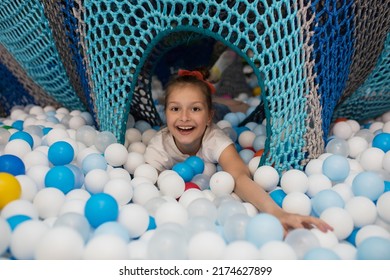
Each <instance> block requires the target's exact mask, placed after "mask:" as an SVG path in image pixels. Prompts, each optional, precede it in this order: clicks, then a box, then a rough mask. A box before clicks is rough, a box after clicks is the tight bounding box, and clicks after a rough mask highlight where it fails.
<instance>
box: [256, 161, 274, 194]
mask: <svg viewBox="0 0 390 280" xmlns="http://www.w3.org/2000/svg"><path fill="white" fill-rule="evenodd" d="M253 180H254V181H255V182H256V183H257V184H259V185H260V186H261V187H262V188H263V189H264V190H265V191H272V190H273V189H275V188H276V186H277V184H278V183H279V173H278V171H276V169H275V168H273V167H272V166H267V165H264V166H260V167H259V168H257V169H256V171H255V173H254V175H253Z"/></svg>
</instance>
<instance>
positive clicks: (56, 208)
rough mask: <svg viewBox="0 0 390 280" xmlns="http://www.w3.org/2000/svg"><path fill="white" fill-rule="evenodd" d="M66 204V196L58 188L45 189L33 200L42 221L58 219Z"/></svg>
mask: <svg viewBox="0 0 390 280" xmlns="http://www.w3.org/2000/svg"><path fill="white" fill-rule="evenodd" d="M64 202H65V194H64V193H63V192H62V191H61V190H59V189H57V188H44V189H42V190H40V191H39V192H38V193H37V194H36V195H35V197H34V200H33V204H34V206H35V208H36V209H37V210H38V213H39V217H40V218H42V219H47V218H51V217H58V215H59V212H60V210H61V207H62V205H63V204H64Z"/></svg>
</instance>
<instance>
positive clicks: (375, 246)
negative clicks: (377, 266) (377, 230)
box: [356, 236, 390, 260]
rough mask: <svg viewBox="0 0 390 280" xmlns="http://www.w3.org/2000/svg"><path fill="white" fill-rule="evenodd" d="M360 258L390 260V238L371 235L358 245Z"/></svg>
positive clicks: (358, 257)
mask: <svg viewBox="0 0 390 280" xmlns="http://www.w3.org/2000/svg"><path fill="white" fill-rule="evenodd" d="M356 254H357V259H358V260H390V240H389V239H388V238H383V237H377V236H375V237H370V238H367V239H365V240H364V241H363V242H362V243H361V244H359V246H357V253H356Z"/></svg>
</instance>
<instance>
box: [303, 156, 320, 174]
mask: <svg viewBox="0 0 390 280" xmlns="http://www.w3.org/2000/svg"><path fill="white" fill-rule="evenodd" d="M323 162H324V161H323V160H320V159H318V158H317V159H312V160H310V161H309V162H308V163H307V164H306V166H305V173H306V175H307V176H311V175H314V174H322V164H323Z"/></svg>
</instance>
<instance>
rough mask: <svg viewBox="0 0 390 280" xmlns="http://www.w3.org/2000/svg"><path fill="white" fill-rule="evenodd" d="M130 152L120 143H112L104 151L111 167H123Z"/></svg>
mask: <svg viewBox="0 0 390 280" xmlns="http://www.w3.org/2000/svg"><path fill="white" fill-rule="evenodd" d="M127 156H128V152H127V149H126V147H125V146H123V145H122V144H120V143H112V144H110V145H108V146H107V148H106V149H105V151H104V158H105V159H106V161H107V163H108V164H110V165H111V166H121V165H124V164H125V163H126V161H127Z"/></svg>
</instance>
